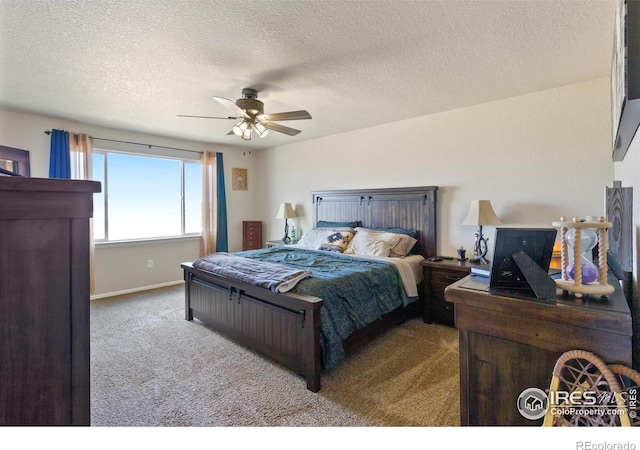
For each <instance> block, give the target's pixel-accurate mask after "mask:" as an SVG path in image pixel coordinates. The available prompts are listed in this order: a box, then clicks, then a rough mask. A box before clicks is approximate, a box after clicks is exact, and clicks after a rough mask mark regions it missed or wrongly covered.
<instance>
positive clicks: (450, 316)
mask: <svg viewBox="0 0 640 450" xmlns="http://www.w3.org/2000/svg"><path fill="white" fill-rule="evenodd" d="M420 265H421V266H422V272H423V274H424V285H423V289H424V305H423V311H422V318H423V319H424V321H425V323H432V322H437V323H442V324H445V325H449V326H455V321H454V306H453V303H450V302H447V301H445V299H444V290H445V288H446V287H447V286H449V285H450V284H452V283H455V282H456V281H458V280H460V279H462V278H464V277H466V276H467V275H469V274H470V273H471V267H472V266H473V267H480V268H483V269H489V268H490V265H489V264H473V263H470V262H469V260H468V259H467V260H465V261H458V260H457V259H443V260H442V261H429V260H428V259H427V260H424V261H422V262H421V263H420Z"/></svg>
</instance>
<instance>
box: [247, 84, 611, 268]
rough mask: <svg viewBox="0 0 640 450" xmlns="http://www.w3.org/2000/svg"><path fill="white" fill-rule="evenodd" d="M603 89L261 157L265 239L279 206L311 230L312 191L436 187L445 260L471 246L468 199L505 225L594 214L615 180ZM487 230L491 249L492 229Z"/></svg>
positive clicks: (278, 230)
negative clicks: (289, 208) (483, 203)
mask: <svg viewBox="0 0 640 450" xmlns="http://www.w3.org/2000/svg"><path fill="white" fill-rule="evenodd" d="M609 91H610V85H609V79H608V78H601V79H596V80H592V81H588V82H584V83H579V84H573V85H569V86H565V87H560V88H556V89H551V90H547V91H542V92H537V93H533V94H528V95H523V96H518V97H512V98H507V99H504V100H500V101H495V102H491V103H485V104H481V105H476V106H472V107H468V108H463V109H458V110H453V111H448V112H444V113H440V114H434V115H430V116H424V117H419V118H416V119H411V120H404V121H400V122H395V123H390V124H386V125H382V126H377V127H373V128H369V129H364V130H359V131H354V132H349V133H344V134H340V135H334V136H329V137H326V138H322V139H314V140H309V141H305V142H302V143H298V144H291V145H287V146H282V147H277V148H273V149H269V150H266V151H264V152H261V153H260V154H259V155H257V157H256V159H257V160H258V161H259V164H257V165H256V166H257V168H258V171H259V173H258V179H259V180H260V184H261V191H260V197H259V202H258V205H260V207H261V213H262V217H263V219H264V220H265V221H266V222H267V223H266V225H265V233H266V234H265V235H266V237H267V238H276V239H277V238H280V237H281V235H282V229H283V224H282V221H281V220H277V219H274V218H273V217H274V216H275V214H276V212H277V208H278V204H279V203H280V202H284V201H288V202H292V203H293V204H294V205H296V209H297V211H298V212H301V213H302V214H303V215H304V216H303V217H301V218H299V219H294V220H292V221H290V225H291V224H292V223H293V224H295V225H296V227H297V228H301V229H302V231H303V232H304V231H306V230H308V229H309V228H310V227H311V226H312V220H313V213H312V205H311V196H310V191H312V190H319V189H347V188H349V189H357V188H380V187H400V186H423V185H435V186H439V190H438V194H437V195H438V207H437V214H438V233H439V239H438V248H439V253H440V254H444V255H452V256H453V255H455V254H456V249H457V248H459V247H460V246H461V245H463V246H464V247H465V248H472V247H473V242H474V233H475V231H476V229H475V228H474V227H468V226H463V225H461V222H462V221H463V220H464V217H465V215H466V213H467V209H468V207H469V203H470V202H471V200H473V199H489V200H491V203H492V205H493V207H494V209H495V211H496V213H497V215H498V216H499V217H500V218H501V219H502V221H503V222H504V223H505V225H510V226H551V222H552V221H554V220H558V219H559V218H560V217H561V216H563V215H566V216H568V217H573V216H580V217H585V216H587V215H596V214H597V215H600V214H602V213H603V211H604V202H603V197H604V195H603V191H604V188H605V187H606V186H608V185H610V184H611V181H612V179H613V162H612V161H611V151H610V147H611V144H610V142H611V139H610V133H611V131H610V100H609V98H610V97H609ZM321 113H322V112H315V113H314V112H313V111H312V114H313V115H314V120H315V118H318V117H319V116H320V114H321ZM329 113H330V112H327V114H329ZM368 113H370V114H375V111H373V112H368ZM484 231H485V234H486V235H487V236H489V237H490V242H489V247H492V244H493V240H492V239H493V234H494V232H495V228H493V227H485V228H484Z"/></svg>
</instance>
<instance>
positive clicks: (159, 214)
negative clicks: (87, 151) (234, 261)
mask: <svg viewBox="0 0 640 450" xmlns="http://www.w3.org/2000/svg"><path fill="white" fill-rule="evenodd" d="M105 162H106V166H107V170H106V183H105V182H104V181H105V180H104V177H105ZM181 166H182V162H181V161H180V160H177V159H168V158H155V157H147V156H137V155H131V154H123V153H106V154H104V153H94V157H93V172H94V179H95V180H96V181H101V182H102V184H103V192H102V193H100V194H96V196H95V197H94V236H95V239H105V226H104V223H105V220H104V219H105V214H104V212H105V206H104V205H105V200H107V202H108V204H107V210H106V212H107V214H108V221H109V222H108V240H110V241H112V240H126V239H145V238H156V237H168V236H180V235H181V234H182V201H181V192H182V188H181V183H182V181H181V180H182V177H181ZM104 186H106V188H104ZM184 189H185V233H199V232H200V229H201V224H200V217H201V172H200V164H198V163H195V162H187V161H185V162H184ZM105 191H106V197H105Z"/></svg>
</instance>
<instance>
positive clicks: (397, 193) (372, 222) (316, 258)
mask: <svg viewBox="0 0 640 450" xmlns="http://www.w3.org/2000/svg"><path fill="white" fill-rule="evenodd" d="M436 191H437V187H435V186H427V187H413V188H387V189H365V190H331V191H314V192H312V193H311V195H312V204H313V214H314V224H315V225H316V228H315V230H316V232H319V231H320V230H321V229H322V230H324V229H325V228H329V229H331V231H332V233H333V232H348V230H352V231H354V230H357V231H355V234H354V235H353V236H351V238H352V241H351V244H355V242H354V241H355V238H354V236H363V235H364V231H363V230H365V231H366V230H374V229H375V230H376V231H384V232H386V231H391V232H394V233H395V232H396V231H397V230H399V229H401V230H412V231H413V232H414V233H415V234H414V235H413V236H415V245H413V246H412V249H411V251H410V252H408V254H407V255H406V257H403V258H384V257H376V256H373V257H370V256H369V255H365V256H363V255H360V254H355V255H353V254H351V255H350V254H347V253H343V252H342V251H337V252H333V251H327V250H331V249H330V248H323V249H322V250H318V249H315V248H312V247H308V248H300V247H301V246H300V245H293V246H281V247H272V248H269V249H260V250H252V251H248V252H237V253H233V254H231V255H208V256H211V257H212V258H213V259H215V258H218V257H219V256H229V257H230V258H232V259H234V260H235V259H236V258H239V259H243V260H251V261H252V263H251V264H254V263H255V264H264V265H265V267H269V268H270V266H267V265H268V264H272V265H273V267H275V266H276V265H286V266H289V267H293V266H295V267H296V268H297V269H296V270H298V269H299V270H301V271H308V272H310V274H311V275H310V276H303V277H301V279H300V280H297V281H296V282H295V284H294V287H293V288H291V289H289V288H288V289H286V290H284V292H279V291H278V290H277V289H271V288H268V287H267V288H265V287H266V286H264V285H258V284H256V283H253V282H250V281H246V280H244V279H243V278H239V277H230V276H227V275H226V273H225V272H215V271H213V270H210V267H208V266H206V265H203V263H202V261H201V259H200V258H199V259H198V260H196V261H194V262H190V263H183V264H182V268H183V270H184V278H185V319H186V320H193V319H194V318H195V319H198V320H200V321H201V322H203V323H204V324H205V325H207V326H208V327H210V328H212V329H213V330H216V331H218V332H221V333H222V334H224V335H226V336H227V337H229V338H231V339H233V340H235V341H237V342H239V343H240V344H242V345H244V346H246V347H248V348H251V349H252V350H255V351H257V352H259V353H261V354H263V355H265V356H266V357H268V358H271V359H273V360H274V361H276V362H278V363H280V364H282V365H284V366H286V367H288V368H289V369H291V370H293V371H295V372H296V373H298V374H300V375H302V376H303V377H305V379H306V384H307V389H309V390H311V391H313V392H317V391H319V390H320V387H321V375H322V372H323V370H330V369H331V368H333V367H335V366H336V365H337V364H339V363H340V361H341V360H342V359H344V357H345V356H346V355H347V354H348V353H350V352H351V351H353V350H354V349H356V348H358V347H360V346H362V345H363V344H366V343H367V342H370V341H371V340H372V339H373V338H374V337H375V336H377V335H379V334H380V333H382V332H384V331H385V330H387V329H389V328H390V327H392V326H395V325H397V324H398V323H401V322H403V321H405V320H406V319H407V318H409V317H411V316H413V315H416V314H417V313H418V312H419V311H420V306H421V301H422V299H421V298H419V297H420V293H421V291H422V290H421V289H419V288H418V287H417V286H415V283H416V281H419V280H420V274H421V271H420V270H419V268H420V266H419V262H420V260H422V259H424V258H427V257H430V256H434V255H435V253H436ZM347 222H351V223H350V224H347ZM346 225H350V226H349V227H346ZM383 229H384V230H383ZM361 231H362V233H361V234H360V235H358V234H357V233H359V232H361ZM308 233H309V235H311V234H313V233H311V230H310V231H309V232H308ZM407 234H408V233H407ZM304 241H305V238H304V236H303V238H302V239H301V244H302V243H304ZM325 244H326V242H325ZM332 245H333V244H332ZM303 247H306V246H303ZM396 248H398V247H396ZM342 250H344V251H347V250H346V246H345V247H344V248H342ZM294 260H295V263H294V262H293V261H294ZM391 260H394V261H395V262H391ZM340 261H343V262H340ZM234 263H235V261H234ZM319 266H322V267H324V268H325V269H322V267H320V268H319ZM343 266H345V267H347V266H348V267H349V268H345V269H344V270H345V271H346V272H349V274H350V275H353V276H351V277H350V278H349V280H354V279H356V280H357V282H356V281H353V282H352V281H349V282H348V283H345V282H344V280H346V278H343V279H341V278H339V276H341V275H340V274H338V276H337V277H335V278H334V277H333V275H334V274H331V275H330V273H331V272H333V271H334V270H333V269H334V268H335V267H341V268H342V267H343ZM365 267H366V270H365ZM341 270H342V269H341ZM356 272H357V273H356ZM354 273H355V275H354ZM410 273H413V274H414V277H413V278H412V277H411V276H408V274H410ZM329 278H331V279H329ZM412 279H413V280H414V281H413V282H414V286H413V290H412V293H409V291H411V287H410V286H407V280H409V281H411V280H412ZM385 280H386V281H385ZM376 283H377V284H376ZM409 284H411V283H409ZM345 286H347V288H346V290H347V291H350V292H346V293H345V292H344V289H345ZM271 287H273V286H271ZM323 297H325V298H323ZM334 297H335V298H334ZM373 297H376V299H375V301H364V300H363V299H367V298H371V299H373ZM336 299H337V300H336ZM340 299H343V300H344V299H348V300H347V301H346V302H341V301H340ZM345 304H348V305H347V306H346V307H345ZM335 305H338V306H337V309H336V306H335ZM347 317H348V320H347Z"/></svg>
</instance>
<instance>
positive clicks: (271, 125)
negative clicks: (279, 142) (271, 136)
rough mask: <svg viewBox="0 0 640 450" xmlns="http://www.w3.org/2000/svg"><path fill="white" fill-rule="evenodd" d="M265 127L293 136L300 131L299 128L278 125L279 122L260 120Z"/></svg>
mask: <svg viewBox="0 0 640 450" xmlns="http://www.w3.org/2000/svg"><path fill="white" fill-rule="evenodd" d="M262 125H264V126H265V127H266V128H267V129H269V130H273V131H277V132H278V133H284V134H288V135H289V136H295V135H296V134H298V133H300V130H296V129H295V128H289V127H285V126H284V125H280V124H279V123H273V122H266V121H265V122H262Z"/></svg>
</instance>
